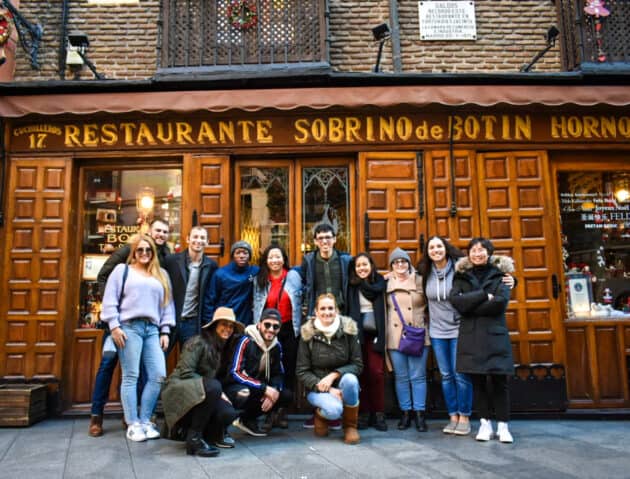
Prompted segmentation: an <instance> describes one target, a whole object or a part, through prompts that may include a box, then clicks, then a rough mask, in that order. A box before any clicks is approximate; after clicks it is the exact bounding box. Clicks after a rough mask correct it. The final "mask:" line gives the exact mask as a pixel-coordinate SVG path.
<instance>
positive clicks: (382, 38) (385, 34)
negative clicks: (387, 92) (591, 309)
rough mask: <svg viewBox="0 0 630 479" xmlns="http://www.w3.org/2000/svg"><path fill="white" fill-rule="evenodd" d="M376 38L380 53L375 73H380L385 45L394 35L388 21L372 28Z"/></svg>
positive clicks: (377, 57)
mask: <svg viewBox="0 0 630 479" xmlns="http://www.w3.org/2000/svg"><path fill="white" fill-rule="evenodd" d="M372 35H374V40H376V41H377V42H378V55H377V56H376V65H374V73H378V72H379V70H380V67H381V55H382V54H383V45H384V44H385V42H386V41H387V40H389V39H390V38H391V36H392V32H391V31H390V30H389V25H387V23H381V24H380V25H378V26H377V27H374V28H372Z"/></svg>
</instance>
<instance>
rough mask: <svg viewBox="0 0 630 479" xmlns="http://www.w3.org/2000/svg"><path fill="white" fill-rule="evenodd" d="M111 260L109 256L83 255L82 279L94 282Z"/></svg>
mask: <svg viewBox="0 0 630 479" xmlns="http://www.w3.org/2000/svg"><path fill="white" fill-rule="evenodd" d="M107 258H109V255H108V254H86V255H83V272H82V274H81V279H83V280H85V281H94V280H96V276H97V275H98V272H99V271H100V270H101V268H102V267H103V265H104V264H105V261H107Z"/></svg>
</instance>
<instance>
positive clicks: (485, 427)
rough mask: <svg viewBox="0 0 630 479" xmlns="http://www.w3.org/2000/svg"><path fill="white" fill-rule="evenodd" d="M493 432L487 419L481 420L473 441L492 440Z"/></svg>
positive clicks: (490, 422)
mask: <svg viewBox="0 0 630 479" xmlns="http://www.w3.org/2000/svg"><path fill="white" fill-rule="evenodd" d="M493 434H494V431H493V430H492V421H490V420H489V419H482V420H481V421H480V425H479V432H478V433H477V436H476V437H475V439H476V440H477V441H489V440H490V439H492V435H493Z"/></svg>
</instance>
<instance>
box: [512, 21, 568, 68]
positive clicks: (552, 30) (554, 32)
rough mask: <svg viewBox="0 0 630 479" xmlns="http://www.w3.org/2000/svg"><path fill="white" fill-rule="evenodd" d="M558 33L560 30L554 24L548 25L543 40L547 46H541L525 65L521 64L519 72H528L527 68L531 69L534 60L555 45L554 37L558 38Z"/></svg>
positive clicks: (534, 62)
mask: <svg viewBox="0 0 630 479" xmlns="http://www.w3.org/2000/svg"><path fill="white" fill-rule="evenodd" d="M558 35H560V30H558V29H557V28H556V26H555V25H551V27H549V30H547V33H545V41H546V42H547V46H546V47H545V48H543V49H542V50H540V51H539V52H538V53H537V54H536V56H535V57H534V58H532V61H531V62H529V63H528V64H527V65H523V66H522V67H521V72H523V73H527V72H529V70H531V68H532V67H533V66H534V65H535V64H536V62H537V61H538V60H540V59H541V58H542V57H543V56H544V55H545V53H547V52H548V51H549V50H551V49H552V48H553V47H554V46H555V45H556V38H558Z"/></svg>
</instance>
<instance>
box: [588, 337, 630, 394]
mask: <svg viewBox="0 0 630 479" xmlns="http://www.w3.org/2000/svg"><path fill="white" fill-rule="evenodd" d="M595 344H596V347H597V354H596V357H597V368H598V370H599V371H600V374H599V382H598V386H599V388H598V389H599V399H600V400H602V401H604V400H619V401H623V399H624V397H623V384H622V381H624V378H623V377H622V376H621V374H620V373H621V371H620V369H621V368H620V367H619V365H620V363H621V357H620V354H619V350H618V348H617V328H616V327H614V326H602V327H595ZM626 380H627V378H626Z"/></svg>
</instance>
